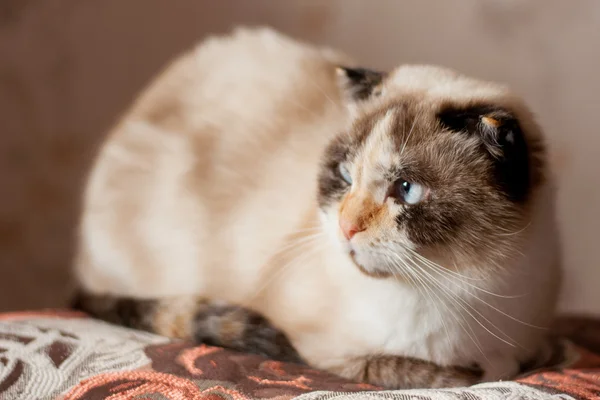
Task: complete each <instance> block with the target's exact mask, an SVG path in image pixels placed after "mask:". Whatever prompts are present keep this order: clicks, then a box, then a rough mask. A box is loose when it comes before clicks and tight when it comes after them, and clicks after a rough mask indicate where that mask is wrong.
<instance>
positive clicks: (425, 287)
mask: <svg viewBox="0 0 600 400" xmlns="http://www.w3.org/2000/svg"><path fill="white" fill-rule="evenodd" d="M384 254H386V253H384ZM389 254H391V255H392V256H394V257H396V258H397V260H398V261H397V262H393V260H392V259H391V257H389V256H388V258H389V259H390V260H392V265H395V266H397V267H400V268H401V269H402V271H404V272H405V273H407V274H408V275H409V276H411V277H412V276H414V278H415V279H412V278H411V279H412V281H413V282H415V281H416V280H418V281H419V282H420V283H421V285H419V284H416V285H415V286H416V287H417V288H418V290H419V293H421V295H422V296H423V294H422V293H423V292H421V289H420V287H419V286H422V287H423V291H424V293H425V294H426V296H423V297H424V298H427V297H429V299H430V302H431V303H432V304H433V306H434V307H435V309H436V312H437V313H438V316H439V318H440V321H441V323H442V326H443V327H444V330H445V332H446V337H447V339H448V341H449V342H450V341H451V339H450V331H449V329H448V326H447V325H446V321H445V319H444V317H443V314H442V313H441V311H440V310H439V308H438V305H437V302H436V301H435V300H434V299H433V295H435V296H436V298H438V300H440V303H441V304H443V305H445V303H444V302H443V301H441V299H440V298H439V297H438V296H437V294H436V293H435V291H433V290H431V288H430V287H429V285H428V284H427V282H425V281H424V280H423V279H422V277H420V275H419V274H418V273H417V271H414V270H413V269H412V268H410V267H409V266H408V265H407V264H406V263H405V261H404V260H403V259H402V258H401V257H400V256H398V255H397V254H395V253H393V252H390V253H389ZM446 308H447V307H446Z"/></svg>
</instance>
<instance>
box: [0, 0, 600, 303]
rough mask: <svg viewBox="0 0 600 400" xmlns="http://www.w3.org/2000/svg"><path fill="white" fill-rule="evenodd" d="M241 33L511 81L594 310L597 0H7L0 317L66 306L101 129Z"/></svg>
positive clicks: (578, 285)
mask: <svg viewBox="0 0 600 400" xmlns="http://www.w3.org/2000/svg"><path fill="white" fill-rule="evenodd" d="M239 24H243V25H270V26H272V27H274V28H277V29H279V30H281V31H283V32H285V33H287V34H290V35H293V36H295V37H297V38H301V39H305V40H309V41H312V42H314V43H317V44H327V45H330V46H334V47H338V48H340V49H342V50H344V51H345V52H347V53H348V54H350V55H352V56H354V58H356V59H357V60H359V61H360V62H361V63H362V64H364V65H365V66H369V67H375V68H382V69H386V68H390V67H392V66H394V65H396V64H400V63H435V64H442V65H446V66H450V67H454V68H457V69H459V70H461V71H462V72H465V73H467V74H470V75H474V76H477V77H480V78H486V79H493V80H498V81H503V82H506V83H508V84H510V85H512V87H513V88H514V89H515V91H517V92H518V93H520V94H521V95H522V96H524V97H525V99H526V100H527V101H528V103H529V104H530V106H531V107H532V108H533V110H534V111H535V112H536V114H537V116H538V120H539V122H540V124H541V125H542V127H543V128H544V129H545V131H546V132H547V134H548V137H549V141H550V143H549V144H550V148H551V152H552V164H553V167H554V169H555V173H556V175H557V177H558V188H559V199H558V201H559V213H558V214H559V215H558V218H559V221H560V224H561V229H562V238H563V248H564V264H565V270H566V274H565V275H566V282H565V286H564V292H563V298H562V302H561V307H562V309H563V310H567V311H578V312H590V313H600V235H599V234H598V231H600V201H599V200H600V185H599V183H600V176H599V175H598V173H599V172H600V168H599V166H600V132H599V128H598V126H599V124H597V123H596V120H595V119H594V118H596V117H600V79H599V78H598V74H600V2H599V1H598V0H576V1H564V0H460V1H447V0H410V1H409V0H406V1H405V0H369V1H367V0H285V1H277V0H252V1H248V0H237V1H235V0H219V1H214V0H170V1H166V0H101V1H100V0H96V1H92V0H52V1H34V0H0V311H4V310H16V309H32V308H40V307H57V306H62V305H64V304H65V302H66V300H67V299H68V297H69V295H70V293H71V289H72V286H71V281H70V279H69V264H70V257H71V254H72V244H73V237H74V227H75V224H76V221H77V213H78V207H79V196H80V192H81V188H82V185H83V182H84V178H85V174H86V173H87V170H88V168H89V166H90V163H91V160H92V157H93V154H94V151H95V149H96V147H97V146H98V144H99V143H100V142H101V140H102V138H103V135H104V133H105V132H106V130H107V129H108V128H109V127H110V126H111V124H113V123H114V122H115V120H116V119H117V118H118V117H119V115H120V114H121V113H123V112H124V111H125V110H126V108H127V107H128V105H129V104H130V103H131V101H132V99H133V98H134V97H135V96H136V94H137V93H138V92H139V91H140V90H141V89H142V88H143V87H144V86H145V85H146V84H147V83H148V82H149V81H150V80H151V79H152V78H153V76H155V74H157V73H158V72H159V71H160V70H161V69H162V68H163V67H164V66H165V65H166V64H167V63H168V62H169V61H170V60H172V59H173V57H175V56H177V55H178V54H179V53H181V52H182V51H184V50H186V49H188V48H189V47H190V46H192V45H194V44H195V43H196V42H198V41H199V40H201V39H202V38H203V37H205V36H206V35H208V34H213V33H223V32H227V31H228V30H230V29H231V27H233V26H235V25H239Z"/></svg>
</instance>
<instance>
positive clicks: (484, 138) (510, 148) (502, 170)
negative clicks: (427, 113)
mask: <svg viewBox="0 0 600 400" xmlns="http://www.w3.org/2000/svg"><path fill="white" fill-rule="evenodd" d="M438 118H439V120H440V123H441V124H442V126H444V127H445V128H447V129H449V130H451V131H455V132H458V133H461V134H466V135H475V136H477V137H478V138H480V139H481V143H482V148H483V149H484V150H485V151H486V152H487V154H488V155H489V156H490V157H491V159H492V161H493V165H494V168H495V176H496V183H497V184H498V186H499V187H500V188H501V189H502V190H503V191H504V193H505V194H506V195H507V197H508V198H509V199H511V200H512V201H515V202H524V201H526V200H527V197H528V194H529V192H530V189H531V186H532V184H533V181H534V180H536V179H533V178H534V176H537V171H533V169H534V168H535V165H532V158H533V157H532V152H534V151H536V150H537V147H538V146H537V145H535V144H530V143H527V139H526V136H525V134H524V132H523V130H522V129H521V124H520V123H519V121H518V119H517V118H516V116H515V115H514V113H512V112H511V111H509V110H507V109H504V108H501V107H498V106H494V105H474V106H473V105H472V106H466V107H456V106H449V107H446V108H445V109H443V110H442V111H441V112H440V113H439V114H438Z"/></svg>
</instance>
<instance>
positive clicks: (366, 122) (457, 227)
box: [318, 67, 543, 277]
mask: <svg viewBox="0 0 600 400" xmlns="http://www.w3.org/2000/svg"><path fill="white" fill-rule="evenodd" d="M340 73H341V74H342V75H343V76H342V78H343V79H345V87H347V88H348V89H349V92H350V97H349V101H351V102H354V103H352V104H351V106H352V107H353V109H354V111H353V113H352V115H353V121H352V123H351V124H350V126H349V128H348V130H347V131H346V132H342V133H340V134H339V135H338V136H337V137H336V138H335V139H334V140H333V141H332V142H331V143H330V145H329V147H328V148H327V151H326V153H325V155H324V159H323V164H322V168H321V173H320V177H319V194H318V197H319V204H320V207H321V210H322V212H323V216H324V224H325V227H326V230H328V231H329V232H330V233H332V234H333V235H334V237H335V240H336V241H338V242H339V243H340V245H341V249H342V251H343V252H345V253H347V254H348V256H349V257H351V259H352V260H353V261H354V263H355V264H356V265H357V267H358V268H360V270H361V271H363V272H364V273H366V274H369V275H372V276H382V277H388V276H391V275H397V276H403V277H406V276H409V275H410V273H409V275H407V274H406V270H407V269H412V270H414V269H420V268H425V264H427V262H428V260H430V261H435V262H436V263H437V264H438V265H439V266H443V267H444V268H448V269H457V270H459V269H464V268H469V267H475V268H476V267H478V266H479V265H482V264H485V265H493V264H495V263H501V260H502V259H503V258H505V257H512V256H514V255H516V254H518V252H519V249H518V247H519V240H522V239H520V233H521V232H520V230H522V229H523V228H524V227H525V226H526V225H527V219H528V215H529V211H530V208H531V207H530V203H531V198H532V191H533V189H534V188H535V187H536V186H537V185H539V183H540V182H541V180H542V173H541V172H542V168H543V161H542V155H543V147H542V145H541V141H540V139H539V136H538V134H537V131H536V128H535V126H533V124H532V123H531V121H530V120H527V121H523V118H528V117H527V112H526V111H525V110H524V109H523V106H522V105H519V104H518V101H517V100H515V99H514V98H510V97H509V95H507V94H506V92H505V91H504V90H503V89H502V88H499V87H497V86H492V85H488V84H484V83H480V82H477V81H474V80H470V79H467V78H464V77H461V76H459V75H456V74H454V73H452V72H449V71H446V70H440V69H434V68H415V67H412V68H411V67H404V68H400V69H398V70H396V71H395V72H394V73H392V74H390V75H388V76H387V77H383V76H381V79H378V76H377V74H375V73H373V72H367V71H362V70H350V71H348V70H341V71H340ZM515 102H517V103H515ZM517 113H520V115H519V116H517ZM526 130H527V132H526ZM530 130H533V131H534V132H529V131H530Z"/></svg>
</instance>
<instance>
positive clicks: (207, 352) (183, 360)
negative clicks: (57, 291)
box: [0, 310, 600, 400]
mask: <svg viewBox="0 0 600 400" xmlns="http://www.w3.org/2000/svg"><path fill="white" fill-rule="evenodd" d="M555 331H556V332H557V334H558V335H560V339H559V340H557V342H556V345H557V351H556V354H555V356H554V360H553V361H552V364H551V365H550V366H549V367H547V368H544V369H541V370H537V371H532V372H530V373H528V374H527V375H524V376H520V377H518V378H517V379H515V380H514V381H507V382H492V383H485V384H479V385H475V386H472V387H468V388H456V389H441V390H431V389H430V390H400V391H386V390H382V389H381V388H378V387H375V386H371V385H367V384H359V383H354V382H350V381H347V380H344V379H342V378H339V377H337V376H334V375H331V374H328V373H326V372H322V371H317V370H313V369H310V368H308V367H306V366H301V365H295V364H285V363H281V362H275V361H272V360H268V359H265V358H263V357H261V356H257V355H251V354H242V353H236V352H233V351H228V350H225V349H221V348H217V347H209V346H204V345H200V346H198V345H195V344H193V343H189V342H185V341H180V340H171V339H169V338H166V337H162V336H157V335H153V334H149V333H146V332H141V331H135V330H131V329H127V328H123V327H119V326H114V325H110V324H107V323H105V322H102V321H98V320H94V319H92V318H89V317H87V316H86V315H85V314H82V313H77V312H73V311H67V310H65V311H60V310H58V311H57V310H49V311H37V312H19V313H8V314H0V399H3V400H12V399H20V400H21V399H22V400H37V399H52V400H54V399H60V400H66V399H69V400H75V399H77V400H80V399H81V400H83V399H89V400H96V399H110V400H121V399H140V400H141V399H152V400H165V399H172V400H179V399H207V400H220V399H231V400H254V399H277V400H287V399H300V400H317V399H318V400H325V399H352V400H361V399H373V400H376V399H402V400H413V399H414V400H417V399H419V400H429V399H432V400H437V399H465V400H467V399H468V400H476V399H509V398H510V399H539V400H546V399H595V398H600V322H598V321H595V320H592V319H588V318H583V317H568V318H563V319H561V320H559V321H558V323H557V325H556V327H555Z"/></svg>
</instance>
